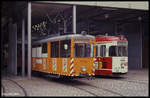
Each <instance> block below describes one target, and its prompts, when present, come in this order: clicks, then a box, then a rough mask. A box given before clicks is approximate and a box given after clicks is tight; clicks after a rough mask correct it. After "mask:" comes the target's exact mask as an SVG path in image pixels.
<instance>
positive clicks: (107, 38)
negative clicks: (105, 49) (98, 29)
mask: <svg viewBox="0 0 150 98" xmlns="http://www.w3.org/2000/svg"><path fill="white" fill-rule="evenodd" d="M121 36H122V35H120V36H102V35H100V36H96V41H128V40H127V38H125V37H124V39H123V40H121V38H120V37H121Z"/></svg>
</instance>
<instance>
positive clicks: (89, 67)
mask: <svg viewBox="0 0 150 98" xmlns="http://www.w3.org/2000/svg"><path fill="white" fill-rule="evenodd" d="M94 46H95V37H94V36H91V35H82V34H69V35H61V36H55V37H52V38H47V39H42V40H38V41H34V42H33V44H32V70H33V71H39V72H44V73H48V74H51V75H59V76H71V77H78V76H93V75H95V74H94V72H95V69H94V57H95V48H94Z"/></svg>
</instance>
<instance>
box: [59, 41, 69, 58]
mask: <svg viewBox="0 0 150 98" xmlns="http://www.w3.org/2000/svg"><path fill="white" fill-rule="evenodd" d="M70 54H71V40H63V41H60V57H70Z"/></svg>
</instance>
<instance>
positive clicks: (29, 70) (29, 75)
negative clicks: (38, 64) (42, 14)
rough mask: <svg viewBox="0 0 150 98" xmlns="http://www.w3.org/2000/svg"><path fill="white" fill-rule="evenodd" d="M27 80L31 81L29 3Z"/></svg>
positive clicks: (29, 3)
mask: <svg viewBox="0 0 150 98" xmlns="http://www.w3.org/2000/svg"><path fill="white" fill-rule="evenodd" d="M28 78H29V79H31V2H28Z"/></svg>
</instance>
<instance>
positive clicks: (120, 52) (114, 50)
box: [109, 46, 128, 56]
mask: <svg viewBox="0 0 150 98" xmlns="http://www.w3.org/2000/svg"><path fill="white" fill-rule="evenodd" d="M109 56H128V49H127V46H111V47H109Z"/></svg>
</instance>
